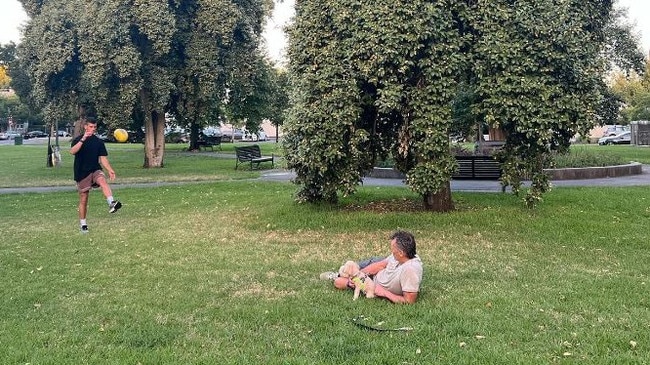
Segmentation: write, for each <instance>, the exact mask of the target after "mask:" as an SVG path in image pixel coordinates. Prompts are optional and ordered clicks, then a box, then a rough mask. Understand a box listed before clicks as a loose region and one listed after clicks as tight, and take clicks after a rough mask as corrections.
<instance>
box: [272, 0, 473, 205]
mask: <svg viewBox="0 0 650 365" xmlns="http://www.w3.org/2000/svg"><path fill="white" fill-rule="evenodd" d="M457 3H458V2H456V1H437V2H431V1H398V2H395V1H379V2H358V1H351V0H350V1H345V0H344V1H336V2H319V1H303V2H299V3H297V4H296V18H295V24H294V25H293V27H292V29H291V31H290V34H291V38H290V47H289V58H290V72H291V75H292V77H293V79H292V83H293V86H294V92H293V95H292V109H291V112H290V115H289V120H288V121H287V122H288V123H287V126H286V128H285V135H286V137H285V141H286V144H285V146H286V150H287V155H286V157H287V161H288V166H289V167H290V168H293V169H294V170H296V179H295V182H296V183H298V184H299V185H301V188H300V190H299V192H298V198H299V199H301V200H306V201H318V200H325V201H330V202H334V201H336V200H337V195H338V192H342V193H343V194H350V193H352V192H354V191H355V189H356V186H357V185H358V184H359V182H360V181H361V178H362V177H363V175H364V174H365V173H366V172H367V171H368V170H369V169H371V168H372V166H373V164H374V161H375V160H376V159H377V158H379V157H384V156H386V155H387V153H388V151H392V153H393V156H394V157H395V159H396V161H397V166H398V168H399V169H400V170H401V171H403V172H406V173H407V182H408V184H409V186H410V187H411V188H412V189H413V190H414V191H416V192H418V193H420V194H421V195H422V197H423V200H424V204H425V206H426V207H427V208H430V209H435V210H440V211H446V210H449V209H452V208H453V203H452V201H451V192H450V189H449V180H450V177H451V174H452V173H453V171H454V168H455V162H454V159H453V157H452V156H451V154H450V151H449V146H448V137H447V136H448V127H449V123H450V120H451V108H450V102H451V98H452V96H453V95H454V90H455V83H454V78H455V76H456V73H457V72H458V69H459V62H460V61H461V58H460V57H459V56H458V55H459V51H460V48H461V46H462V42H461V41H462V39H461V37H460V35H459V33H458V31H457V27H458V24H457V22H458V19H457V17H456V16H455V13H454V11H455V10H457V9H456V4H457Z"/></svg>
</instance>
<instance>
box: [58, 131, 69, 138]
mask: <svg viewBox="0 0 650 365" xmlns="http://www.w3.org/2000/svg"><path fill="white" fill-rule="evenodd" d="M56 134H57V135H58V136H59V137H70V133H68V131H64V130H62V129H60V130H58V131H56Z"/></svg>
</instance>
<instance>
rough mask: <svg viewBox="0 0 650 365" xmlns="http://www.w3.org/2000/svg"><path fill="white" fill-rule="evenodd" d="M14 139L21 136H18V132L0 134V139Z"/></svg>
mask: <svg viewBox="0 0 650 365" xmlns="http://www.w3.org/2000/svg"><path fill="white" fill-rule="evenodd" d="M16 137H22V134H20V133H18V132H14V131H11V132H5V133H2V135H1V136H0V139H14V138H16Z"/></svg>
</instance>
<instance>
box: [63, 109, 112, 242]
mask: <svg viewBox="0 0 650 365" xmlns="http://www.w3.org/2000/svg"><path fill="white" fill-rule="evenodd" d="M83 128H84V134H82V135H81V136H78V137H75V138H73V139H72V148H71V149H70V153H71V154H73V155H74V181H76V182H77V191H79V224H80V226H81V232H82V233H87V232H88V224H87V223H86V212H87V211H88V195H89V193H90V190H91V189H92V188H94V187H100V188H101V189H102V193H103V194H104V196H105V197H106V201H107V202H108V212H109V213H115V212H116V211H117V210H118V209H120V208H121V207H122V203H120V202H119V201H117V200H114V199H113V192H112V191H111V187H110V186H109V185H108V182H107V181H106V175H104V171H103V170H102V167H103V168H104V169H106V171H107V172H108V177H109V178H110V179H111V181H112V180H115V171H114V170H113V168H112V167H111V164H110V163H109V162H108V151H106V146H105V145H104V141H102V140H101V139H99V138H98V137H97V136H96V135H95V132H96V131H97V121H95V120H94V119H87V120H86V121H85V122H84V124H83Z"/></svg>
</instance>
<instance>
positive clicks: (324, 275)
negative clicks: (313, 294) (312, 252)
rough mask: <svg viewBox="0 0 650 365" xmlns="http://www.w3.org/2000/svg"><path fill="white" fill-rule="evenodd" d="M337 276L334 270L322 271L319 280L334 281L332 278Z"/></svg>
mask: <svg viewBox="0 0 650 365" xmlns="http://www.w3.org/2000/svg"><path fill="white" fill-rule="evenodd" d="M338 277H339V273H337V272H334V271H325V272H324V273H322V274H320V279H321V280H329V281H334V279H336V278H338Z"/></svg>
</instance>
